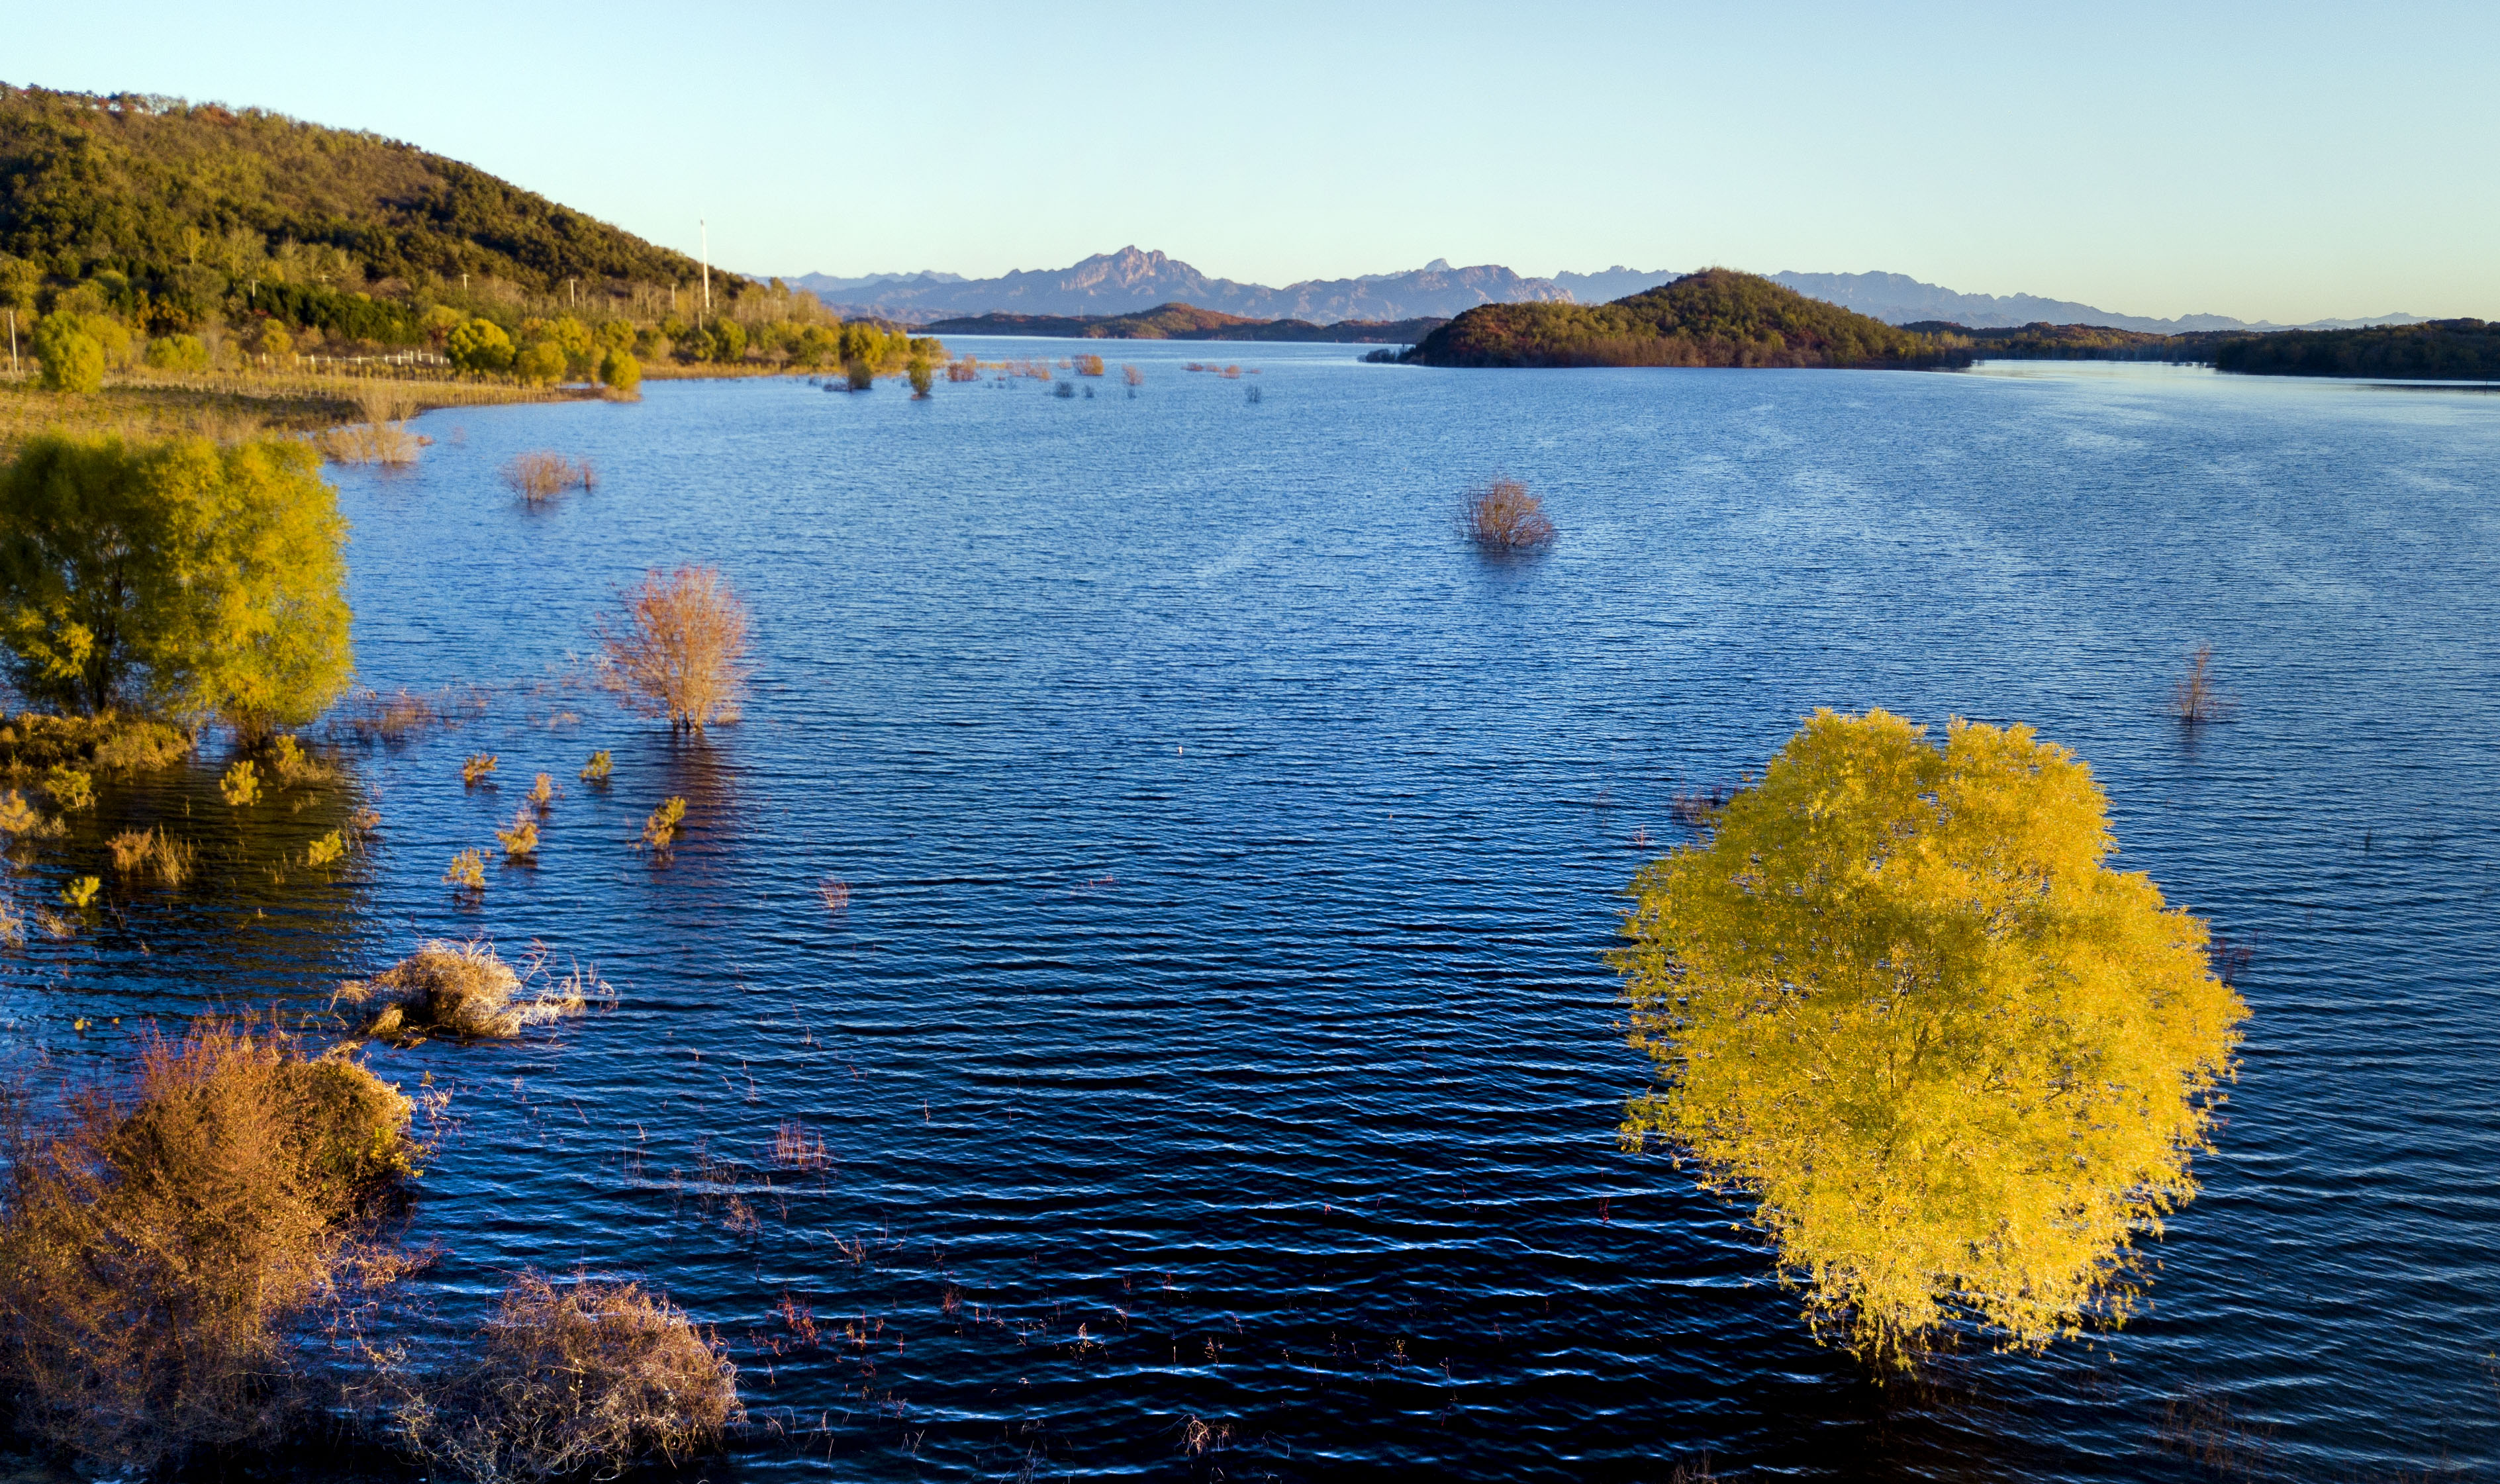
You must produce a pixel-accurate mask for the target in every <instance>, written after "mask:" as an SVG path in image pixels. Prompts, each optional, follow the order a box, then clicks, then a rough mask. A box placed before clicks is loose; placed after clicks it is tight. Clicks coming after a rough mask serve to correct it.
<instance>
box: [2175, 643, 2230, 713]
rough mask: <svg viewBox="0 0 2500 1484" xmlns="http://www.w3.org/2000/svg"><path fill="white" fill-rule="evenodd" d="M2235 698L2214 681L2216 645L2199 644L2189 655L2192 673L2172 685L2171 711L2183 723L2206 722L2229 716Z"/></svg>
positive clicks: (2189, 665) (2188, 665)
mask: <svg viewBox="0 0 2500 1484" xmlns="http://www.w3.org/2000/svg"><path fill="white" fill-rule="evenodd" d="M2231 709H2232V708H2231V702H2230V701H2229V700H2227V699H2225V698H2224V697H2223V695H2222V693H2221V692H2220V690H2218V689H2217V688H2216V687H2215V685H2214V646H2213V645H2211V644H2199V645H2197V646H2196V652H2195V653H2194V654H2193V655H2191V656H2189V657H2188V661H2187V674H2185V675H2183V676H2181V677H2179V683H2178V684H2177V685H2175V686H2172V687H2171V688H2170V714H2171V715H2172V716H2175V717H2177V718H2178V719H2179V721H2180V723H2181V724H2182V725H2183V726H2204V725H2205V724H2207V723H2209V722H2220V721H2223V720H2225V719H2227V718H2228V717H2229V715H2230V713H2231Z"/></svg>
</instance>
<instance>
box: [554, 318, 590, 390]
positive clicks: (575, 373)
mask: <svg viewBox="0 0 2500 1484" xmlns="http://www.w3.org/2000/svg"><path fill="white" fill-rule="evenodd" d="M545 338H546V339H547V340H548V341H549V342H550V343H552V344H553V345H554V346H555V348H556V349H558V350H560V351H562V352H564V371H563V372H562V374H564V375H565V376H567V377H569V378H571V379H574V380H581V379H584V378H587V377H588V376H589V375H590V374H591V372H593V371H597V370H598V369H599V340H598V338H597V337H595V336H593V335H592V334H591V332H590V327H589V326H588V325H585V324H583V323H582V322H581V321H580V320H578V319H576V318H574V317H573V316H572V315H570V314H561V315H558V316H556V319H555V321H554V323H552V324H550V325H548V326H547V328H546V337H545Z"/></svg>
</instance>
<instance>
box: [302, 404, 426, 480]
mask: <svg viewBox="0 0 2500 1484" xmlns="http://www.w3.org/2000/svg"><path fill="white" fill-rule="evenodd" d="M356 404H357V408H358V410H360V411H361V412H362V413H363V414H364V419H365V420H364V421H363V422H361V423H350V424H347V425H346V426H345V427H341V428H332V429H330V430H328V431H327V432H324V433H322V434H321V435H319V436H317V437H315V438H314V439H313V441H314V442H315V443H316V444H318V445H319V447H320V449H321V452H322V454H323V455H324V456H325V457H327V458H329V459H330V460H332V461H333V462H335V463H339V464H381V465H392V466H404V465H410V464H414V463H415V462H416V451H417V450H418V449H419V448H421V447H423V446H424V444H425V439H424V438H421V437H419V436H417V435H416V434H414V433H412V432H411V431H410V429H409V426H408V424H409V419H411V418H412V417H414V416H415V415H416V403H415V401H414V400H413V399H411V398H410V397H408V396H406V395H405V394H403V393H399V392H394V391H389V390H385V389H380V388H377V389H375V390H372V391H369V392H366V393H365V394H364V395H363V396H361V397H358V398H357V399H356Z"/></svg>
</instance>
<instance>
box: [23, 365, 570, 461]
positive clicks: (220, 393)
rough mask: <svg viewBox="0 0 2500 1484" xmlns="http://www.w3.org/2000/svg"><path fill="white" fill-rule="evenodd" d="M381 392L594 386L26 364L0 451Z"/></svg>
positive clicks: (296, 416) (326, 419)
mask: <svg viewBox="0 0 2500 1484" xmlns="http://www.w3.org/2000/svg"><path fill="white" fill-rule="evenodd" d="M377 390H383V391H387V392H389V393H391V394H393V395H394V396H395V397H397V398H399V399H402V400H403V401H404V402H405V403H408V404H411V405H412V406H413V407H414V408H415V409H416V410H418V411H427V410H431V409H433V408H436V407H458V406H479V405H490V404H496V403H516V402H563V401H569V400H574V399H578V398H583V397H595V396H597V395H598V393H597V392H596V390H592V389H583V388H567V387H551V388H542V387H532V386H523V385H519V384H517V383H513V382H495V381H487V380H481V379H477V378H469V377H460V378H454V377H449V376H442V375H434V376H377V375H357V374H349V373H346V372H343V371H205V372H193V373H155V374H151V373H149V372H147V371H126V372H123V373H120V374H117V375H115V376H112V377H109V378H108V379H107V380H106V382H105V384H104V387H103V389H102V390H101V391H96V392H83V393H81V392H48V391H45V390H44V389H43V387H42V386H41V385H40V384H39V383H38V382H37V381H36V378H35V376H34V375H33V373H32V371H26V372H24V373H21V374H19V375H17V376H16V377H11V376H8V375H6V374H5V373H0V458H6V457H7V456H8V455H9V454H11V453H12V452H14V451H15V450H16V447H17V445H18V444H20V443H22V442H24V441H25V440H26V439H27V438H29V437H32V436H35V435H37V434H41V433H82V434H96V433H113V434H119V435H121V436H124V437H133V438H164V437H195V436H198V437H210V438H214V439H215V440H217V441H218V442H221V443H231V442H235V441H237V440H239V439H243V438H248V437H260V436H273V435H275V436H301V435H306V434H313V433H318V432H320V431H322V430H324V429H327V428H335V427H338V426H340V425H342V424H345V423H353V422H357V421H359V420H361V419H362V418H363V417H364V415H365V413H364V411H363V406H364V402H365V400H366V399H367V398H368V397H370V396H371V395H372V394H373V393H374V392H376V391H377Z"/></svg>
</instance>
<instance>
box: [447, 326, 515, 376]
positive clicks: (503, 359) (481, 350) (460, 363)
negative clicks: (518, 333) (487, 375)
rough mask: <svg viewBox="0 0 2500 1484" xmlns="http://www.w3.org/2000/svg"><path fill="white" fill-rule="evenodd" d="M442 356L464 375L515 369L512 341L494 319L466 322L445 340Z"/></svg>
mask: <svg viewBox="0 0 2500 1484" xmlns="http://www.w3.org/2000/svg"><path fill="white" fill-rule="evenodd" d="M443 353H444V355H445V356H447V357H449V358H450V360H451V364H452V365H453V366H455V367H458V368H459V369H460V370H462V371H510V370H511V369H512V338H511V337H510V336H509V335H506V334H505V333H504V327H503V326H501V325H499V324H496V323H495V322H494V321H493V320H491V319H471V320H464V321H462V322H461V323H460V324H457V325H454V326H452V327H451V329H450V330H448V331H447V332H445V333H444V337H443Z"/></svg>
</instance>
